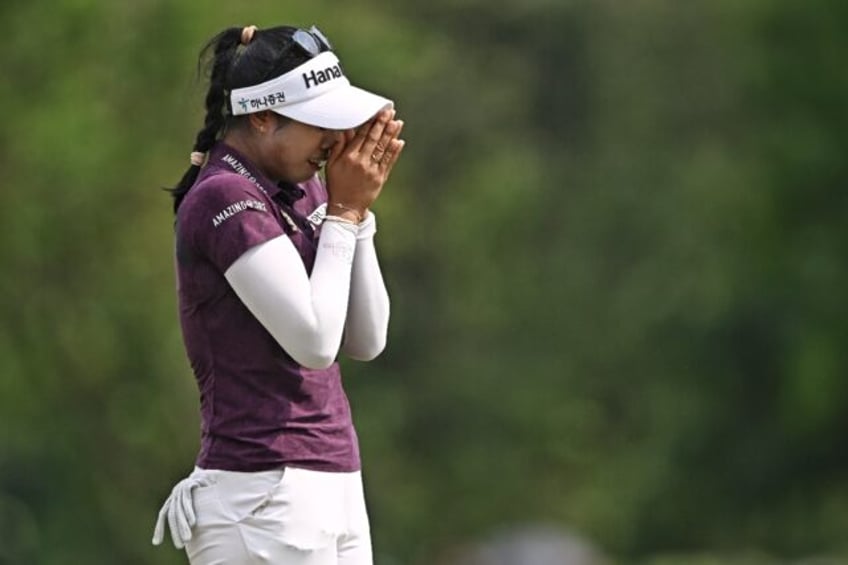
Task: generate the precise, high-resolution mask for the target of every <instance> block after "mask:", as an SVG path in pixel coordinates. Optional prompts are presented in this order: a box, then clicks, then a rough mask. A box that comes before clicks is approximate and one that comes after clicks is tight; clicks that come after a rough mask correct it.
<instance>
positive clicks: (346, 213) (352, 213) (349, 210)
mask: <svg viewBox="0 0 848 565" xmlns="http://www.w3.org/2000/svg"><path fill="white" fill-rule="evenodd" d="M367 213H368V208H365V209H364V210H360V209H359V208H356V207H355V206H348V205H347V204H342V203H341V202H328V203H327V214H328V215H333V216H337V217H340V218H346V219H348V220H351V221H352V222H354V223H355V224H359V223H360V222H361V221H362V220H364V219H365V215H366V214H367Z"/></svg>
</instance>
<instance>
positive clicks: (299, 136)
mask: <svg viewBox="0 0 848 565" xmlns="http://www.w3.org/2000/svg"><path fill="white" fill-rule="evenodd" d="M273 116H274V117H272V119H270V120H269V122H270V123H269V124H268V125H267V126H266V127H265V128H264V131H263V130H260V131H259V149H260V151H261V153H262V163H261V165H260V166H261V167H262V169H263V172H265V173H266V174H267V175H268V176H269V177H270V178H271V179H273V180H275V181H280V180H283V181H288V182H291V183H299V182H303V181H306V180H309V179H310V178H312V177H313V176H314V175H315V173H317V172H318V170H319V169H320V168H321V167H322V166H323V165H324V162H325V161H326V160H327V156H328V155H329V154H330V148H331V147H332V146H333V145H334V144H335V143H336V141H337V140H339V139H341V132H339V131H335V130H326V129H323V128H319V127H315V126H310V125H307V124H304V123H301V122H296V121H294V120H289V119H287V118H283V117H280V116H276V114H273Z"/></svg>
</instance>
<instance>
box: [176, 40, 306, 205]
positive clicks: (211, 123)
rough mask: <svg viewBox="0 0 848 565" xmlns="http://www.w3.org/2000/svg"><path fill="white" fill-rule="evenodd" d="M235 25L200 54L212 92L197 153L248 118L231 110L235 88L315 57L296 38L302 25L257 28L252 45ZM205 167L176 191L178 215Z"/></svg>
mask: <svg viewBox="0 0 848 565" xmlns="http://www.w3.org/2000/svg"><path fill="white" fill-rule="evenodd" d="M243 29H244V28H240V27H230V28H227V29H225V30H224V31H222V32H221V33H219V34H218V35H216V36H215V37H213V38H212V39H211V40H209V42H208V43H207V44H206V45H204V47H203V49H201V51H200V57H199V58H198V70H202V69H204V68H205V69H206V74H207V75H208V78H209V90H208V91H207V93H206V117H205V118H204V120H203V128H201V130H200V131H199V132H197V137H196V138H195V140H194V148H193V150H192V151H196V152H199V153H206V152H208V151H209V150H210V149H211V148H212V146H213V145H214V144H215V142H216V141H217V140H218V139H220V137H221V136H222V135H223V133H224V132H225V131H226V129H227V128H228V127H232V126H234V125H236V123H238V122H239V121H242V120H244V119H245V116H233V115H232V111H231V110H232V109H231V108H229V96H230V91H231V90H233V89H234V88H244V87H246V86H253V85H256V84H259V83H262V82H265V81H266V80H270V79H272V78H274V77H278V76H280V75H282V74H285V73H287V72H288V71H290V70H292V69H294V68H295V67H298V66H300V65H302V64H303V63H305V62H306V61H308V60H309V58H310V56H309V55H308V54H307V53H305V52H304V51H303V50H302V49H300V48H293V47H296V45H297V44H296V43H295V42H294V41H292V35H293V34H294V32H295V31H297V28H295V27H290V26H279V27H274V28H270V29H265V30H257V31H256V32H255V33H254V34H253V39H252V40H251V41H250V43H248V44H247V45H242V43H241V38H242V30H243ZM200 168H201V166H200V165H195V164H192V165H191V166H190V167H189V168H188V170H187V171H186V172H185V174H184V175H183V177H182V178H181V179H180V182H178V183H177V185H176V186H175V187H174V188H172V189H170V190H169V192H170V193H171V195H172V196H173V197H174V213H176V211H177V208H179V206H180V203H181V202H182V201H183V198H185V195H186V194H188V191H189V190H191V187H192V186H194V183H195V181H197V176H198V174H199V173H200Z"/></svg>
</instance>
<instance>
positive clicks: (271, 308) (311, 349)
mask: <svg viewBox="0 0 848 565" xmlns="http://www.w3.org/2000/svg"><path fill="white" fill-rule="evenodd" d="M356 233H357V230H356V227H355V226H349V225H347V224H342V223H339V222H325V224H324V226H323V227H322V228H321V237H320V240H319V242H318V252H317V254H316V256H315V264H314V266H313V268H312V276H311V277H309V276H307V274H306V269H305V268H304V266H303V261H302V260H301V258H300V256H299V255H298V252H297V249H295V247H294V245H293V244H292V242H291V240H289V238H288V237H286V236H280V237H276V238H274V239H272V240H269V241H266V242H265V243H263V244H261V245H257V246H256V247H253V248H251V249H249V250H248V251H246V252H245V253H244V254H243V255H242V256H241V257H239V258H238V259H237V260H236V261H235V262H234V263H233V264H232V265H231V266H230V268H229V269H227V271H226V273H224V276H225V277H226V279H227V281H228V282H229V283H230V285H231V286H232V288H233V290H235V292H236V294H237V295H238V297H239V298H240V299H241V301H242V302H243V303H244V304H245V306H247V308H248V309H249V310H250V312H251V313H252V314H253V315H254V316H255V317H256V319H257V320H259V322H260V323H261V324H262V325H263V326H264V327H265V329H266V330H268V332H269V333H270V334H271V335H272V336H273V337H274V339H275V340H277V343H279V344H280V346H281V347H282V348H283V349H284V350H285V351H286V352H287V353H288V354H289V355H291V357H292V359H294V360H295V361H297V362H298V363H300V364H301V365H303V366H304V367H308V368H311V369H323V368H326V367H329V366H330V365H331V364H332V363H333V361H335V359H336V356H337V355H338V352H339V346H340V344H341V340H342V331H343V329H344V324H345V316H346V313H347V304H348V294H349V291H350V276H351V265H352V262H353V255H354V252H355V245H356V235H355V234H356Z"/></svg>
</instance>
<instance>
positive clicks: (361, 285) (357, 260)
mask: <svg viewBox="0 0 848 565" xmlns="http://www.w3.org/2000/svg"><path fill="white" fill-rule="evenodd" d="M376 231H377V220H376V218H375V217H374V214H373V213H371V212H368V216H367V217H366V219H365V220H364V221H363V222H362V223H361V224H359V233H358V234H357V236H356V253H355V254H354V258H353V272H352V273H351V282H350V299H349V301H348V308H347V322H346V324H345V332H344V343H342V351H343V352H344V353H345V355H347V356H348V357H350V358H352V359H357V360H359V361H370V360H371V359H374V358H375V357H377V355H379V354H380V353H381V352H382V351H383V349H384V348H385V346H386V333H387V332H388V326H389V293H388V292H387V291H386V285H385V283H384V282H383V274H382V273H381V272H380V263H379V262H378V261H377V250H376V249H375V248H374V234H375V233H376Z"/></svg>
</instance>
